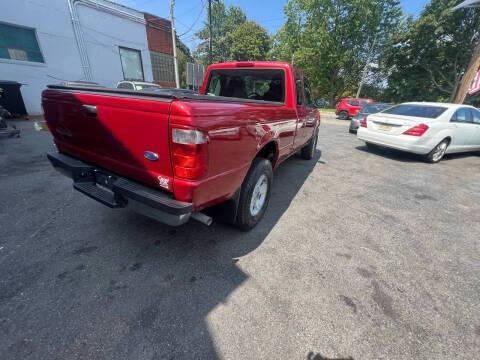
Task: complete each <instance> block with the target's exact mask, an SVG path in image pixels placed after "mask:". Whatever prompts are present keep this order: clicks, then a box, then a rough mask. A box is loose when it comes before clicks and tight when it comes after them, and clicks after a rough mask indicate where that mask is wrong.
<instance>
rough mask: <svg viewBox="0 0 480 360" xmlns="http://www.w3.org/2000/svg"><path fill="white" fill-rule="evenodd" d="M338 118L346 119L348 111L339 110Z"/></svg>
mask: <svg viewBox="0 0 480 360" xmlns="http://www.w3.org/2000/svg"><path fill="white" fill-rule="evenodd" d="M338 118H339V119H340V120H348V112H347V111H340V112H339V113H338Z"/></svg>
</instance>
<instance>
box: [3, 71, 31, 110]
mask: <svg viewBox="0 0 480 360" xmlns="http://www.w3.org/2000/svg"><path fill="white" fill-rule="evenodd" d="M20 86H22V84H20V83H19V82H16V81H8V80H0V106H2V107H4V108H5V109H7V110H8V111H9V112H10V113H11V114H12V115H13V116H15V117H17V116H24V115H28V114H27V110H26V109H25V103H24V102H23V98H22V93H21V92H20Z"/></svg>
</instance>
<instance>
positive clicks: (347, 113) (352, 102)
mask: <svg viewBox="0 0 480 360" xmlns="http://www.w3.org/2000/svg"><path fill="white" fill-rule="evenodd" d="M372 102H374V101H373V100H372V99H360V98H349V97H345V98H341V99H340V100H339V101H338V103H337V106H335V114H337V116H338V118H339V119H341V120H348V119H350V118H352V117H354V116H355V115H357V114H358V112H359V111H360V109H361V108H362V107H364V106H365V105H366V104H368V103H372Z"/></svg>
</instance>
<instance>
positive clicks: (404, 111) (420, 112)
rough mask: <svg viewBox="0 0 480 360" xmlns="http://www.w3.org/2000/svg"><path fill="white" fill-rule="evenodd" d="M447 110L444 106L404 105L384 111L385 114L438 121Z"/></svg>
mask: <svg viewBox="0 0 480 360" xmlns="http://www.w3.org/2000/svg"><path fill="white" fill-rule="evenodd" d="M446 110H447V108H446V107H443V106H433V105H417V104H402V105H397V106H393V107H391V108H389V109H387V110H383V111H382V113H383V114H391V115H400V116H413V117H420V118H425V119H436V118H438V117H439V116H440V115H442V114H443V113H444V112H445V111H446Z"/></svg>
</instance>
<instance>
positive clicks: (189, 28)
mask: <svg viewBox="0 0 480 360" xmlns="http://www.w3.org/2000/svg"><path fill="white" fill-rule="evenodd" d="M113 1H116V2H117V3H120V4H123V5H126V6H129V7H131V8H134V9H136V10H139V11H145V12H149V13H151V14H154V15H158V16H161V17H164V18H169V16H170V13H169V4H170V0H113ZM224 2H225V4H226V5H227V6H228V5H236V6H240V7H241V8H242V9H243V11H244V12H245V13H246V14H247V17H248V18H249V19H251V20H255V21H256V22H257V23H259V24H260V25H262V26H263V27H264V28H265V29H267V30H268V32H269V33H270V34H275V33H276V32H277V30H278V29H279V28H280V26H281V25H282V24H283V22H284V14H283V7H284V6H285V4H286V3H287V0H224ZM427 2H428V0H401V3H402V7H403V11H404V12H405V13H406V14H409V15H412V16H417V15H418V14H419V13H420V12H421V11H422V9H423V7H424V6H425V4H426V3H427ZM207 3H208V1H207V0H176V1H175V17H176V28H177V34H178V35H179V36H180V38H181V39H182V41H183V42H184V43H185V44H186V45H187V46H188V47H190V48H191V49H192V50H193V48H195V46H196V44H198V39H196V38H195V32H196V31H198V30H199V29H200V28H201V27H202V24H203V22H204V21H206V19H207V7H206V6H205V5H206V4H207Z"/></svg>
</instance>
